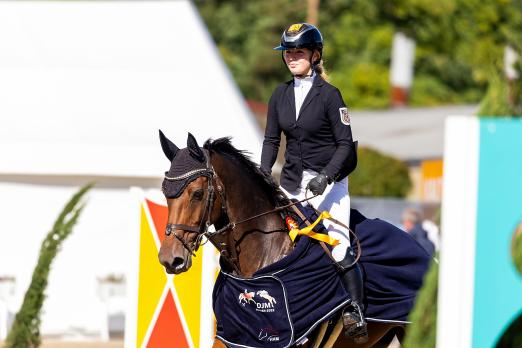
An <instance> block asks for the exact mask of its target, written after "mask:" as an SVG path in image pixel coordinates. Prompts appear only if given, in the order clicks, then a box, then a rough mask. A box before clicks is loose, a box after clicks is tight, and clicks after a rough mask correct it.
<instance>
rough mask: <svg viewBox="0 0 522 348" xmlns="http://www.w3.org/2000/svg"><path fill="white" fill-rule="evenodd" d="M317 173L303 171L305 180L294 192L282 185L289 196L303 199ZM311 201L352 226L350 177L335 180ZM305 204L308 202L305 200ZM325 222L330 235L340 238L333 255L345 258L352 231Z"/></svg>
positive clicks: (337, 258)
mask: <svg viewBox="0 0 522 348" xmlns="http://www.w3.org/2000/svg"><path fill="white" fill-rule="evenodd" d="M316 175H317V173H316V172H314V171H309V170H305V171H304V172H303V180H302V181H301V186H300V187H299V188H298V189H297V190H295V191H292V192H288V191H287V190H285V189H284V188H283V187H280V188H281V190H283V192H284V193H286V195H287V196H288V198H295V199H297V200H301V199H304V198H306V197H305V191H306V185H308V182H309V181H310V180H312V178H314V177H315V176H316ZM311 196H313V194H312V192H310V191H308V197H311ZM308 202H310V203H311V204H312V205H313V206H314V207H315V208H316V209H317V210H319V211H320V212H322V211H325V210H326V211H329V212H330V214H331V215H332V217H333V218H334V219H336V220H339V221H341V222H342V223H343V224H345V225H346V226H350V196H349V194H348V178H344V179H343V180H341V181H339V182H335V183H333V184H330V185H328V186H327V187H326V190H325V191H324V192H323V194H322V195H320V196H317V197H315V198H314V199H311V200H310V201H308ZM303 204H304V205H306V204H307V203H306V202H304V203H303ZM323 224H324V226H325V227H326V229H327V230H328V235H329V236H330V237H333V238H335V239H338V240H339V244H338V245H336V246H335V247H334V248H333V250H332V255H333V257H334V259H335V260H336V261H341V260H342V259H344V256H345V254H346V248H348V247H349V246H350V232H349V231H348V230H347V229H346V228H344V227H342V226H340V225H338V224H336V223H333V222H331V221H330V220H326V219H325V220H323Z"/></svg>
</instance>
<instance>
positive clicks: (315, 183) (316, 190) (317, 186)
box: [306, 172, 329, 195]
mask: <svg viewBox="0 0 522 348" xmlns="http://www.w3.org/2000/svg"><path fill="white" fill-rule="evenodd" d="M328 181H329V180H328V177H327V176H326V174H325V173H323V172H321V173H320V174H318V175H317V176H316V177H315V178H313V179H312V180H310V181H309V182H308V185H306V189H308V190H310V191H312V193H313V194H314V195H322V194H323V192H324V190H326V186H327V185H328Z"/></svg>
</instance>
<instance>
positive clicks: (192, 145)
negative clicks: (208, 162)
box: [187, 133, 205, 162]
mask: <svg viewBox="0 0 522 348" xmlns="http://www.w3.org/2000/svg"><path fill="white" fill-rule="evenodd" d="M187 147H188V149H189V152H190V155H191V156H192V157H194V158H195V159H197V160H198V161H200V162H203V161H204V160H205V154H204V153H203V150H201V148H200V147H199V145H198V142H197V141H196V138H194V136H193V135H192V134H190V133H189V134H188V137H187Z"/></svg>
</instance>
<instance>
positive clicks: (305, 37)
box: [274, 23, 323, 56]
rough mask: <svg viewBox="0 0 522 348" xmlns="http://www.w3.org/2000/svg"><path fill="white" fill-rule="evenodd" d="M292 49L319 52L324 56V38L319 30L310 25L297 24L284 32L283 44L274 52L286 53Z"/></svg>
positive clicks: (275, 48)
mask: <svg viewBox="0 0 522 348" xmlns="http://www.w3.org/2000/svg"><path fill="white" fill-rule="evenodd" d="M291 48H308V49H310V50H312V51H313V50H318V51H319V54H320V56H322V55H323V36H322V35H321V32H320V31H319V29H317V28H316V27H315V26H313V25H311V24H308V23H296V24H292V25H290V26H289V27H288V28H286V29H285V31H283V35H282V36H281V43H280V45H279V46H277V47H274V50H277V51H284V50H288V49H291Z"/></svg>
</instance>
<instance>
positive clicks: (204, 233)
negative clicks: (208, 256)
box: [165, 149, 315, 258]
mask: <svg viewBox="0 0 522 348" xmlns="http://www.w3.org/2000/svg"><path fill="white" fill-rule="evenodd" d="M203 153H204V154H205V163H206V165H205V168H201V169H194V170H191V171H188V172H187V173H184V174H181V175H179V176H176V177H168V176H165V180H167V181H178V180H189V179H194V178H197V177H199V176H206V177H207V178H208V187H207V192H208V194H207V200H206V201H205V209H204V214H203V216H202V217H201V221H200V223H199V226H197V227H196V226H189V225H185V224H167V227H166V229H165V234H166V235H167V236H170V235H171V234H173V235H174V237H175V238H176V239H177V240H178V241H179V242H180V243H181V244H182V245H183V247H184V248H185V249H187V251H188V252H189V253H190V254H191V255H192V256H195V252H196V251H197V250H198V248H199V246H200V245H201V242H202V240H203V237H206V239H207V240H209V241H211V242H212V244H214V245H215V246H216V248H217V249H218V250H219V252H220V254H221V255H223V256H225V257H226V258H230V257H228V256H227V252H226V250H225V248H226V244H223V243H221V244H219V245H218V244H216V243H214V242H213V241H212V238H213V237H215V236H217V235H219V234H222V233H224V232H227V231H229V230H233V229H234V228H235V227H236V226H237V225H239V224H243V223H245V222H248V221H251V220H255V219H257V218H260V217H262V216H264V215H268V214H272V213H277V212H280V211H283V210H285V209H287V208H290V207H291V206H293V205H296V204H298V203H302V202H305V201H308V200H310V199H312V198H314V197H315V196H312V197H309V198H305V199H302V200H300V201H297V202H292V203H290V204H287V205H283V206H279V207H276V208H274V209H271V210H268V211H265V212H262V213H260V214H256V215H254V216H250V217H248V218H246V219H243V220H239V221H235V222H229V223H227V224H226V225H224V226H223V227H221V228H220V229H218V230H216V231H209V227H210V226H211V225H212V222H211V221H210V220H211V215H212V208H213V206H214V202H215V199H216V197H217V196H216V194H215V191H216V190H217V192H218V194H219V195H220V197H221V211H222V213H223V212H224V213H225V214H226V196H225V189H224V186H223V184H222V183H221V180H220V179H219V177H218V175H217V173H216V171H215V170H214V167H213V166H212V163H211V162H210V154H209V153H208V152H207V150H205V149H203ZM213 182H216V184H217V189H216V188H214V185H213ZM176 230H180V231H184V232H190V233H197V236H196V238H195V240H194V241H192V242H187V241H185V240H184V239H183V238H182V237H181V236H179V235H177V234H176V233H175V231H176Z"/></svg>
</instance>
